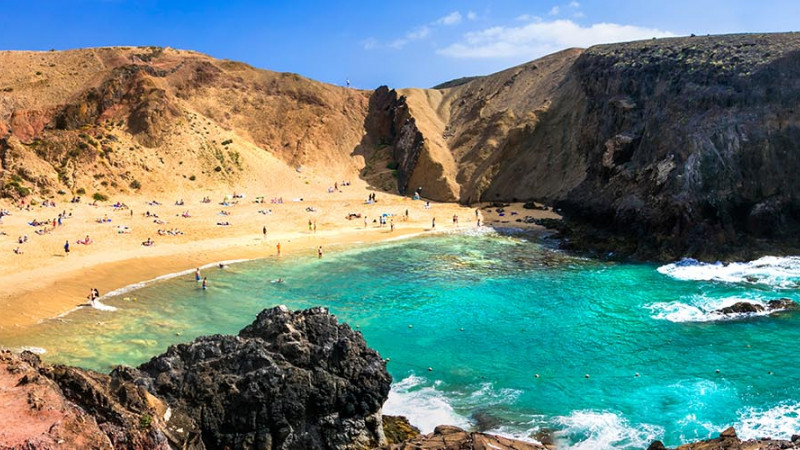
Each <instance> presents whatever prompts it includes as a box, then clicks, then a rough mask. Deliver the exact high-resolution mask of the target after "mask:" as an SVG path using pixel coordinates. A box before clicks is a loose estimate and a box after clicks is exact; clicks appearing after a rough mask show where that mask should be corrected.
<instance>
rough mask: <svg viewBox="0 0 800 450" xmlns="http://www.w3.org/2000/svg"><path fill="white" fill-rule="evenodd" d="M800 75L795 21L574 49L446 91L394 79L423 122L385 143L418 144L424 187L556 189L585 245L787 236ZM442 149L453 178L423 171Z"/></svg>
mask: <svg viewBox="0 0 800 450" xmlns="http://www.w3.org/2000/svg"><path fill="white" fill-rule="evenodd" d="M798 75H800V34H796V33H788V34H772V35H730V36H709V37H688V38H675V39H659V40H651V41H640V42H631V43H625V44H612V45H602V46H597V47H592V48H590V49H588V50H586V51H579V50H568V51H564V52H561V53H558V54H554V55H550V56H548V57H545V58H542V59H539V60H536V61H533V62H531V63H528V64H525V65H522V66H519V67H515V68H513V69H509V70H506V71H503V72H499V73H497V74H493V75H490V76H486V77H479V78H475V79H471V80H466V81H464V82H461V83H453V85H454V87H448V88H444V89H442V90H441V91H440V94H439V96H438V97H437V96H435V95H432V94H431V93H429V92H415V91H400V93H401V94H402V95H400V96H398V98H397V100H396V102H395V106H396V108H397V110H401V111H403V112H402V115H400V114H397V115H396V116H395V117H402V118H403V119H402V120H403V123H404V124H406V125H407V126H411V125H413V128H414V130H416V131H415V132H416V135H415V139H414V140H413V143H412V141H410V140H403V139H395V140H394V141H393V144H392V145H393V146H394V149H395V152H396V153H398V152H399V153H400V154H401V155H415V158H416V159H415V158H406V159H412V160H415V161H416V164H415V165H413V166H409V168H408V170H411V173H410V174H408V175H406V177H407V178H408V179H409V180H414V181H415V183H413V186H416V184H420V185H424V186H426V189H427V185H431V184H432V185H433V186H434V188H433V189H430V190H427V192H426V194H427V195H428V196H430V197H431V198H435V199H440V200H450V199H453V198H455V199H458V200H459V201H461V202H466V203H469V202H473V201H478V200H483V201H495V200H502V201H513V200H518V201H527V200H538V201H542V202H546V203H550V204H556V205H557V206H558V207H560V208H561V209H562V211H563V214H564V215H565V217H566V218H567V221H568V227H569V229H570V230H571V233H570V239H571V240H570V241H569V243H570V245H572V246H574V247H577V248H587V247H589V248H594V249H600V250H607V251H614V252H617V251H619V252H622V253H627V254H633V255H635V256H638V257H644V258H659V259H674V258H678V257H680V256H686V255H691V256H696V257H701V258H703V257H705V258H716V257H719V256H723V255H724V256H733V257H753V256H755V255H757V254H760V253H764V252H774V251H782V250H786V251H791V250H792V249H797V248H798V247H800V240H798V238H797V237H796V236H797V235H798V234H797V231H798V230H799V229H800V208H799V206H800V205H799V204H798V192H799V191H800V183H798V182H797V177H795V176H794V175H793V174H795V173H796V172H797V170H798V169H800V152H798V150H797V149H798V145H797V142H798V138H800V122H799V120H800V115H798V110H797V104H798V98H799V97H800V77H798ZM444 86H451V85H448V84H445V85H444ZM424 98H427V99H431V98H437V99H438V100H437V101H435V102H433V101H427V102H425V101H422V99H424ZM414 104H415V105H416V107H409V108H404V107H401V105H414ZM431 118H433V119H431ZM422 124H428V125H427V126H423V125H422ZM430 124H433V125H434V126H432V125H430ZM397 136H399V134H397ZM419 142H422V145H418V144H417V143H419ZM409 143H412V145H407V144H409ZM442 147H443V148H445V149H446V151H442V150H441V149H440V148H442ZM433 149H436V151H433ZM398 160H400V159H398ZM436 164H438V165H440V166H441V167H450V166H453V167H455V169H454V170H452V171H450V172H449V173H448V172H447V171H439V172H434V175H436V174H437V173H444V174H445V178H447V179H452V180H454V181H455V182H456V184H455V186H454V187H453V188H452V189H442V188H441V186H442V185H444V184H445V183H443V182H440V181H437V180H436V177H435V176H425V177H423V179H415V174H416V173H417V172H421V173H431V169H430V167H431V166H434V165H436ZM445 181H449V180H445ZM776 247H778V250H776Z"/></svg>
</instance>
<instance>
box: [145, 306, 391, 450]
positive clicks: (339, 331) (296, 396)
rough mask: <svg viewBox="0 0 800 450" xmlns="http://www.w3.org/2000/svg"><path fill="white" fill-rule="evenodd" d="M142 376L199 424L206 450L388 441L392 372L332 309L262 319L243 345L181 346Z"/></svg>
mask: <svg viewBox="0 0 800 450" xmlns="http://www.w3.org/2000/svg"><path fill="white" fill-rule="evenodd" d="M139 369H140V370H141V371H142V372H143V374H142V375H143V377H142V378H140V383H145V384H148V385H149V386H148V387H149V388H150V389H151V390H152V392H153V393H154V394H156V395H157V396H159V397H161V398H163V399H165V400H166V401H167V402H168V403H169V404H170V405H171V406H172V407H173V408H177V409H179V410H183V411H186V412H187V413H188V414H189V415H190V416H191V417H192V418H194V420H195V421H196V422H197V423H198V424H200V427H201V429H202V436H203V441H204V442H205V445H206V447H208V448H212V449H213V448H226V447H230V448H258V449H278V448H280V449H310V448H336V449H361V448H372V447H376V446H379V445H383V444H385V442H386V440H385V437H384V434H383V427H382V424H381V406H382V405H383V403H384V401H386V398H387V396H388V394H389V386H390V383H391V377H390V376H389V374H388V373H387V372H386V368H385V364H384V362H383V360H382V359H381V357H380V355H378V353H377V352H376V351H374V350H371V349H369V348H367V345H366V343H365V341H364V338H363V337H362V336H361V334H360V333H356V332H354V331H353V330H352V329H350V327H348V326H347V325H344V324H339V323H338V322H337V320H336V318H335V317H334V316H333V315H331V314H329V313H328V310H327V309H324V308H312V309H307V310H305V311H297V312H291V311H289V310H287V309H286V307H283V306H279V307H275V308H272V309H268V310H264V311H262V312H261V313H260V314H259V315H258V317H257V318H256V320H255V322H253V323H252V324H251V325H249V326H247V327H246V328H244V329H243V330H242V331H241V332H240V333H239V335H238V336H222V335H215V336H207V337H200V338H197V339H196V340H195V341H194V342H191V343H188V344H178V345H173V346H171V347H170V348H169V349H168V350H167V352H166V353H164V354H163V355H161V356H157V357H155V358H153V359H151V360H150V361H149V362H147V363H145V364H143V365H141V366H140V367H139ZM144 374H146V375H144Z"/></svg>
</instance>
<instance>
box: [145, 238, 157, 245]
mask: <svg viewBox="0 0 800 450" xmlns="http://www.w3.org/2000/svg"><path fill="white" fill-rule="evenodd" d="M142 245H144V246H145V247H152V246H154V245H156V243H155V241H153V240H152V239H150V238H147V240H146V241H144V242H142Z"/></svg>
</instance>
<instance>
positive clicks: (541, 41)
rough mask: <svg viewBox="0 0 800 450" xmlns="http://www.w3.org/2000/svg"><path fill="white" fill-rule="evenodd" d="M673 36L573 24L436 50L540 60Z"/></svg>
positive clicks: (500, 30)
mask: <svg viewBox="0 0 800 450" xmlns="http://www.w3.org/2000/svg"><path fill="white" fill-rule="evenodd" d="M668 36H674V34H672V33H670V32H669V31H662V30H658V29H655V28H643V27H637V26H634V25H618V24H615V23H596V24H594V25H591V26H588V27H582V26H580V25H578V24H576V23H575V22H572V21H571V20H553V21H549V22H541V21H540V22H533V23H529V24H525V25H522V26H518V27H502V26H496V27H492V28H487V29H484V30H480V31H474V32H470V33H466V34H464V35H463V36H462V39H461V41H460V42H456V43H454V44H452V45H449V46H447V47H445V48H442V49H439V50H437V53H439V54H441V55H445V56H450V57H453V58H519V57H525V58H530V59H533V58H538V57H540V56H544V55H547V54H549V53H553V52H556V51H558V50H562V49H565V48H569V47H589V46H592V45H596V44H606V43H612V42H625V41H634V40H639V39H649V38H652V37H668Z"/></svg>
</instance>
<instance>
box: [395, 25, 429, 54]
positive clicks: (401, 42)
mask: <svg viewBox="0 0 800 450" xmlns="http://www.w3.org/2000/svg"><path fill="white" fill-rule="evenodd" d="M430 34H431V29H430V28H428V27H427V26H422V27H419V28H417V29H416V30H413V31H409V32H408V33H406V35H405V36H403V37H402V38H400V39H395V40H394V41H392V42H391V43H390V44H389V47H391V48H394V49H398V50H399V49H401V48H403V47H405V46H406V45H408V44H409V43H410V42H414V41H420V40H422V39H425V38H427V37H428V36H429V35H430Z"/></svg>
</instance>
